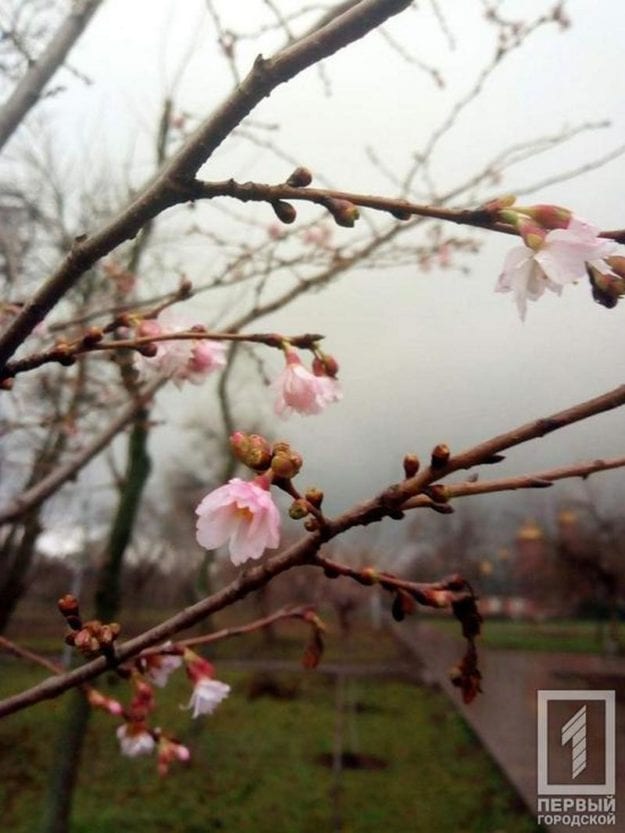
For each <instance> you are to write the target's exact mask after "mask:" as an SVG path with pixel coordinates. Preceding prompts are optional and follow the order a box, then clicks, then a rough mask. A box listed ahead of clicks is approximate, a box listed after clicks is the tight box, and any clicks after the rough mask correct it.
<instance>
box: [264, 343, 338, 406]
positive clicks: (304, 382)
mask: <svg viewBox="0 0 625 833" xmlns="http://www.w3.org/2000/svg"><path fill="white" fill-rule="evenodd" d="M329 382H331V383H332V384H329ZM273 388H274V389H275V390H276V392H277V394H278V395H277V398H276V402H275V412H276V414H278V416H280V417H283V418H286V417H287V416H289V415H290V414H291V413H293V411H296V412H297V413H298V414H302V415H311V414H319V413H321V411H323V410H324V408H326V407H327V406H328V405H329V404H331V403H332V402H338V400H339V399H340V398H341V393H340V389H339V385H338V382H337V381H336V379H330V377H328V376H316V375H315V374H314V373H311V372H310V370H307V369H306V368H305V367H304V365H303V364H302V362H301V360H300V358H299V356H298V355H297V353H296V352H295V351H294V350H288V351H287V353H286V367H285V368H284V370H283V371H282V373H280V375H279V376H278V378H277V379H276V380H275V382H274V383H273Z"/></svg>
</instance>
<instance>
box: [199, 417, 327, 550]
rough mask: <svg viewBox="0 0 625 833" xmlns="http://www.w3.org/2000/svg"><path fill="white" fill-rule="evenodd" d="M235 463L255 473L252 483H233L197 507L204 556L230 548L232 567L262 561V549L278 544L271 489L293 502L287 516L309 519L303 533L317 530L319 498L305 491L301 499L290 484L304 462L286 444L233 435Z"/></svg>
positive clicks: (312, 491)
mask: <svg viewBox="0 0 625 833" xmlns="http://www.w3.org/2000/svg"><path fill="white" fill-rule="evenodd" d="M230 446H231V448H232V451H233V453H234V455H235V457H236V458H237V459H238V460H239V461H240V462H241V463H243V464H244V465H246V466H248V468H250V469H252V471H254V472H256V473H257V477H255V478H254V479H253V480H251V481H246V480H242V479H240V478H238V477H234V478H232V480H230V481H229V482H228V483H226V484H225V485H223V486H220V487H219V488H217V489H214V490H213V491H212V492H209V494H207V495H206V497H205V498H204V499H203V500H202V501H201V503H200V504H199V506H198V507H197V509H196V510H195V511H196V514H197V516H198V521H197V541H198V543H199V544H200V546H202V547H205V548H206V549H208V550H212V549H216V548H217V547H220V546H222V545H223V544H225V543H226V542H229V550H230V558H231V560H232V563H233V564H242V563H243V562H245V561H247V560H249V559H255V558H260V557H261V556H262V554H263V553H264V551H265V550H266V549H273V548H275V547H277V546H278V544H279V543H280V527H281V522H280V513H279V511H278V508H277V506H276V504H275V503H274V502H273V498H272V496H271V486H272V485H275V486H278V487H279V488H281V489H282V490H283V491H285V492H287V494H289V495H290V496H291V497H292V498H293V503H292V505H291V508H290V511H289V514H290V516H291V518H293V519H296V520H299V519H302V518H307V516H308V515H313V516H314V517H313V518H307V521H306V524H305V526H306V529H308V530H310V531H312V530H313V529H317V528H318V526H319V524H320V523H322V522H323V516H322V514H321V511H320V507H321V504H322V502H323V492H321V491H320V490H319V489H309V490H308V491H307V492H306V493H305V495H304V496H302V495H301V494H300V493H299V492H298V491H297V489H296V488H295V486H294V485H293V483H292V479H293V478H294V477H295V476H296V475H297V474H299V472H300V469H301V468H302V464H303V460H302V456H301V455H300V454H299V453H298V452H297V451H294V450H293V449H292V448H291V446H290V445H289V443H286V442H277V443H274V444H273V445H271V444H270V443H269V442H268V441H267V440H266V439H265V438H264V437H262V436H260V435H259V434H246V433H244V432H243V431H235V433H234V434H232V436H231V437H230Z"/></svg>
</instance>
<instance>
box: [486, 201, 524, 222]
mask: <svg viewBox="0 0 625 833" xmlns="http://www.w3.org/2000/svg"><path fill="white" fill-rule="evenodd" d="M515 202H516V197H515V196H514V194H504V195H503V196H502V197H496V198H495V199H494V200H489V201H488V202H485V203H484V205H482V206H480V208H481V209H482V211H486V212H487V213H488V214H493V215H496V214H499V215H501V212H503V211H505V210H506V209H507V208H510V207H511V206H513V205H514V203H515ZM499 219H501V220H503V221H504V222H509V221H508V220H507V219H504V217H501V216H500V218H499Z"/></svg>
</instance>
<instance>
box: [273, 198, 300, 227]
mask: <svg viewBox="0 0 625 833" xmlns="http://www.w3.org/2000/svg"><path fill="white" fill-rule="evenodd" d="M271 207H272V208H273V210H274V212H275V215H276V217H277V218H278V220H280V222H281V223H286V225H290V224H291V223H294V222H295V218H296V217H297V211H296V210H295V208H294V206H292V205H291V203H290V202H285V201H284V200H276V201H275V202H272V203H271Z"/></svg>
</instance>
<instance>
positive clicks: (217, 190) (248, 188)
mask: <svg viewBox="0 0 625 833" xmlns="http://www.w3.org/2000/svg"><path fill="white" fill-rule="evenodd" d="M186 194H187V197H188V199H190V200H197V199H214V198H215V197H232V198H233V199H237V200H240V201H241V202H267V203H270V204H272V203H276V202H278V201H280V200H289V201H303V202H311V203H315V204H316V205H321V206H323V207H324V208H325V207H327V206H328V203H329V201H331V200H343V201H345V202H349V203H352V204H353V205H358V206H361V207H363V208H371V209H374V210H376V211H383V212H385V213H387V214H391V215H392V216H394V217H399V218H401V219H409V217H412V216H416V217H427V218H430V219H435V220H446V221H447V222H450V223H458V224H460V225H464V226H474V227H476V228H484V229H488V230H490V231H498V232H501V233H503V234H512V235H518V231H517V230H516V229H515V228H514V227H513V226H511V225H509V224H508V223H502V222H498V221H496V220H494V219H493V216H492V214H490V213H489V212H488V211H485V210H483V209H479V208H478V209H465V208H445V207H443V206H440V205H419V204H417V203H412V202H409V201H408V200H404V199H401V198H393V197H379V196H375V195H372V194H354V193H352V192H350V191H337V190H334V189H324V188H310V187H307V188H294V187H292V186H290V185H284V184H280V185H266V184H263V183H260V182H243V183H239V182H236V181H235V180H234V179H227V180H225V181H223V182H200V181H199V180H195V181H193V182H191V183H189V184H188V185H187V186H186Z"/></svg>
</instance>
